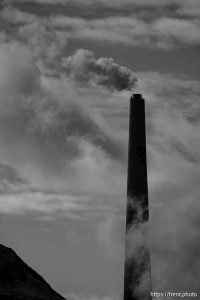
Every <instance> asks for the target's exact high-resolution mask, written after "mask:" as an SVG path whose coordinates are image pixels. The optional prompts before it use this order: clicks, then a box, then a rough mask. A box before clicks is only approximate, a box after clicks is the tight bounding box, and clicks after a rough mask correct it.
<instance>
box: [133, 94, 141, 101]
mask: <svg viewBox="0 0 200 300" xmlns="http://www.w3.org/2000/svg"><path fill="white" fill-rule="evenodd" d="M141 99H143V98H142V94H133V95H132V96H131V100H141Z"/></svg>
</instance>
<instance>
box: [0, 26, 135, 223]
mask: <svg viewBox="0 0 200 300" xmlns="http://www.w3.org/2000/svg"><path fill="white" fill-rule="evenodd" d="M33 28H34V27H33ZM31 30H32V29H31ZM43 33H44V45H41V47H42V50H41V48H40V45H39V51H38V52H37V50H38V49H37V45H38V39H37V38H36V43H35V44H34V47H36V49H35V48H34V47H33V48H32V49H31V47H30V45H31V44H29V41H28V46H27V45H25V44H24V42H21V43H20V42H19V41H12V42H3V43H2V44H1V45H0V48H1V54H0V66H1V71H0V87H1V91H0V93H1V102H0V106H1V112H0V124H1V126H0V138H1V145H2V146H1V150H0V159H1V161H3V162H4V161H5V160H6V162H7V163H8V164H9V166H11V168H13V170H15V171H16V173H17V174H19V175H18V176H19V178H21V180H22V181H23V178H26V184H18V185H17V186H16V187H15V186H14V185H13V183H12V180H11V178H10V179H9V178H8V183H6V187H5V184H4V182H3V181H5V179H3V178H2V179H1V185H4V195H3V194H2V202H1V203H2V205H1V212H2V213H4V214H6V213H7V214H26V213H31V212H32V213H35V214H38V215H42V214H50V215H51V214H52V215H58V214H61V210H59V207H60V209H62V210H63V212H64V215H65V216H66V215H69V216H70V215H73V216H74V215H77V216H78V215H79V216H80V210H81V209H82V208H83V207H82V206H81V205H80V210H76V209H75V210H73V213H71V210H70V209H69V206H68V205H67V204H66V205H65V204H64V203H65V202H66V203H68V200H67V199H69V198H70V199H71V196H70V195H71V194H74V193H78V194H79V196H78V198H79V200H80V202H83V203H84V205H85V206H86V207H88V213H86V212H85V213H84V212H83V211H82V215H84V216H83V218H87V217H88V216H89V215H94V214H95V212H96V215H97V216H100V215H101V214H102V211H103V210H105V212H106V211H107V212H108V213H109V214H112V213H113V212H117V213H118V212H119V210H120V205H119V203H120V200H119V198H120V196H119V195H118V192H117V191H119V189H120V188H119V185H120V184H121V183H120V182H121V179H122V177H123V172H124V169H123V167H122V163H121V162H122V161H123V160H124V159H125V155H124V153H125V151H124V150H126V149H125V148H124V146H123V142H122V139H121V137H120V134H119V132H117V131H116V130H114V128H112V127H111V126H110V125H109V123H108V122H107V121H105V118H104V117H103V116H102V115H101V113H99V111H98V109H97V107H98V105H99V106H100V107H101V109H102V107H103V110H105V111H106V107H112V106H113V104H114V106H115V105H116V103H117V102H116V103H115V102H113V97H114V96H113V95H114V94H115V93H119V91H120V92H121V90H122V89H128V88H129V86H130V85H131V84H133V82H135V77H134V76H133V72H132V71H131V70H128V69H126V68H124V67H121V66H120V65H118V64H117V63H115V62H114V61H113V60H112V59H105V58H102V59H101V58H100V59H95V58H94V54H93V53H92V52H89V51H86V50H79V51H78V52H75V54H74V55H72V56H71V57H67V56H64V58H65V65H64V64H63V71H62V72H61V76H60V77H54V76H52V75H49V74H48V75H46V74H44V69H42V68H41V64H40V63H39V62H40V61H43V59H44V60H45V58H46V57H45V56H44V58H43V55H45V51H44V49H48V42H49V43H50V44H51V43H52V42H53V43H54V42H55V44H56V36H54V35H50V38H49V39H48V38H45V37H46V30H45V31H44V32H43V30H42V34H43ZM38 35H39V37H41V36H40V35H41V32H38ZM54 38H55V40H54ZM34 41H35V39H34ZM46 44H47V45H46ZM59 47H60V45H58V48H59ZM77 53H78V54H77ZM80 53H81V55H80V56H79V54H80ZM46 55H47V56H48V55H49V53H48V51H47V53H46ZM88 55H89V57H88ZM107 60H108V64H106V63H105V62H106V61H107ZM60 62H61V60H60V61H59V62H58V65H59V66H60ZM84 65H86V68H88V73H89V77H90V78H87V79H86V82H84V80H83V81H82V80H80V77H81V76H84V72H85V69H84ZM45 67H46V66H45ZM48 67H49V69H51V68H54V67H55V68H56V67H57V61H56V59H55V61H54V65H53V66H50V65H49V66H48ZM90 69H91V74H90ZM77 70H78V71H77ZM77 72H78V73H77ZM77 74H78V75H77ZM92 74H93V76H92ZM95 74H96V77H95ZM77 76H78V77H77ZM120 76H121V77H120ZM92 77H95V79H93V78H92ZM77 78H78V79H77ZM124 78H125V79H124ZM92 80H94V83H92ZM131 80H132V81H133V82H131ZM80 82H81V85H80ZM120 82H122V83H121V86H120ZM94 84H95V89H94V86H93V85H94ZM118 85H119V86H118ZM86 91H87V93H86ZM94 91H95V93H94ZM97 91H98V93H99V95H98V97H97V98H95V94H96V92H97ZM90 93H91V94H90ZM89 95H90V96H89ZM102 95H104V101H102V100H101V98H102ZM105 96H106V97H105ZM118 97H119V95H118ZM110 99H111V104H109V100H110ZM107 101H108V104H107ZM96 106H97V107H96ZM109 109H110V108H109ZM114 161H115V164H114V166H113V167H112V168H111V166H112V165H113V162H114ZM4 172H5V175H6V170H5V169H4ZM113 172H115V173H116V174H117V176H113ZM86 173H87V176H85V174H86ZM6 180H7V179H6ZM77 187H78V192H77ZM102 191H103V194H102ZM5 192H6V193H5ZM14 192H16V195H15V194H14ZM60 193H62V194H63V195H65V201H64V196H60ZM113 194H114V195H116V198H115V200H114V202H116V208H114V206H113V199H112V195H113ZM55 195H56V196H55ZM83 195H87V197H88V198H87V197H84V196H83ZM91 195H92V198H93V202H94V203H99V205H96V207H94V206H93V205H92V210H91V209H90V208H89V207H91V203H92V201H90V200H89V202H88V201H87V200H86V199H90V197H91ZM26 199H27V200H26ZM39 199H40V200H39ZM49 199H50V200H49ZM38 203H40V204H41V205H39V204H38ZM49 203H51V204H49ZM77 206H78V205H77ZM45 207H46V210H45Z"/></svg>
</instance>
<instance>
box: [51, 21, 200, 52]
mask: <svg viewBox="0 0 200 300" xmlns="http://www.w3.org/2000/svg"><path fill="white" fill-rule="evenodd" d="M51 20H52V23H53V24H54V26H56V27H57V28H58V29H61V30H65V32H66V35H67V36H68V38H71V39H89V40H97V41H101V40H104V41H107V42H108V43H122V44H127V45H133V46H134V45H143V46H147V47H154V46H155V45H156V46H157V47H158V48H165V49H171V48H173V47H176V46H180V45H198V44H199V42H200V37H199V30H198V28H199V21H197V20H185V19H180V18H179V19H178V18H167V17H159V18H157V19H155V20H152V21H150V22H149V21H145V20H142V19H138V18H136V17H115V16H113V17H107V18H102V19H96V20H95V19H93V20H86V19H81V18H70V17H67V16H55V17H51Z"/></svg>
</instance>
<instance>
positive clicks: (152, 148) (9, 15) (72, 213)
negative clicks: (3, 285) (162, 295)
mask: <svg viewBox="0 0 200 300" xmlns="http://www.w3.org/2000/svg"><path fill="white" fill-rule="evenodd" d="M199 16H200V2H199V0H165V1H160V0H115V1H114V0H107V1H106V0H73V1H72V0H10V1H4V3H3V2H1V3H0V143H1V147H0V214H1V216H0V242H1V243H2V244H5V245H7V246H10V247H12V248H13V249H14V250H15V251H16V252H17V253H18V254H19V255H20V256H21V257H22V258H23V259H24V260H25V261H26V262H27V263H28V264H29V265H30V266H32V267H33V268H34V269H35V270H36V271H38V272H39V273H40V274H41V275H42V276H44V277H45V279H46V280H47V281H48V282H49V283H50V284H51V285H52V287H53V288H54V289H56V290H57V291H58V292H60V293H61V294H63V295H67V297H68V299H73V300H74V299H75V300H85V299H89V300H99V299H101V300H110V299H112V300H113V299H114V300H116V299H121V295H122V292H123V269H124V232H125V205H126V168H127V144H128V113H129V98H130V95H131V94H132V92H133V91H135V92H140V93H142V94H143V96H144V98H145V99H146V125H147V152H148V181H149V200H150V218H151V220H150V224H151V239H150V243H151V261H152V286H153V290H154V291H193V292H198V291H199V293H200V288H199V286H200V284H199V283H200V279H199V278H200V263H199V258H200V221H199V215H200V203H199V195H200V191H199V189H200V187H199V176H200V170H199V164H200V152H199V147H200V130H199V117H200V104H199V95H200V83H199V75H200V55H199V47H200V30H199V27H200V19H199ZM168 299H169V298H168ZM185 299H186V298H185Z"/></svg>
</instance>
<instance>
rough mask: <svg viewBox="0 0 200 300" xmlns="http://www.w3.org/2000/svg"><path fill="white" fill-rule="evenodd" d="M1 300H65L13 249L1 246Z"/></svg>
mask: <svg viewBox="0 0 200 300" xmlns="http://www.w3.org/2000/svg"><path fill="white" fill-rule="evenodd" d="M0 299H2V300H65V298H63V297H62V296H60V295H59V294H58V293H56V292H55V291H54V290H53V289H52V288H51V287H50V285H49V284H48V283H47V282H46V281H45V280H44V279H43V278H42V277H41V276H40V275H39V274H37V273H36V272H35V271H34V270H33V269H31V268H30V267H29V266H28V265H27V264H26V263H25V262H24V261H23V260H22V259H21V258H20V257H19V256H17V254H16V253H15V252H14V251H13V250H12V249H11V248H8V247H5V246H3V245H1V244H0Z"/></svg>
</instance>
